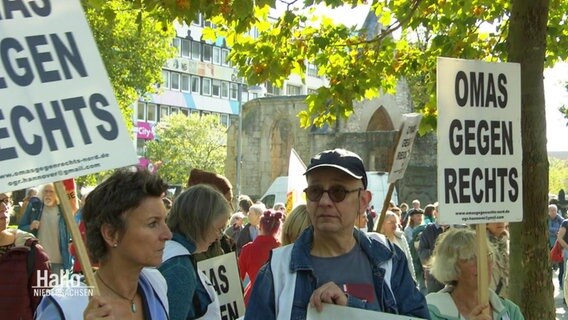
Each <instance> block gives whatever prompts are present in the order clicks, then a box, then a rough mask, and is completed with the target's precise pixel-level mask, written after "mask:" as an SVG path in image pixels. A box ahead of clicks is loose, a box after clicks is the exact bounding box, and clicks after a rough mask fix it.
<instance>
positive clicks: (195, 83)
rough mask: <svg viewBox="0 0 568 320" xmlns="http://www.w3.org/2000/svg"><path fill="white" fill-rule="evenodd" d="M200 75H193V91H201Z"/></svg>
mask: <svg viewBox="0 0 568 320" xmlns="http://www.w3.org/2000/svg"><path fill="white" fill-rule="evenodd" d="M199 80H200V79H199V77H196V76H191V92H192V93H199V92H201V90H199V82H200V81H199Z"/></svg>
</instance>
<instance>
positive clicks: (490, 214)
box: [456, 209, 510, 223]
mask: <svg viewBox="0 0 568 320" xmlns="http://www.w3.org/2000/svg"><path fill="white" fill-rule="evenodd" d="M508 213H510V211H509V210H507V209H505V210H490V211H463V212H456V215H457V216H466V217H462V218H461V219H462V221H478V222H480V223H483V222H484V221H490V220H501V219H504V218H505V215H506V214H508Z"/></svg>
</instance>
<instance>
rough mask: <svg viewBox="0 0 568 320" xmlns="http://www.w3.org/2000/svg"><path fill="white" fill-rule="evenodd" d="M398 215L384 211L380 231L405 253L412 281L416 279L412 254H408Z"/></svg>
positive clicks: (408, 248) (406, 242)
mask: <svg viewBox="0 0 568 320" xmlns="http://www.w3.org/2000/svg"><path fill="white" fill-rule="evenodd" d="M398 219H399V218H398V215H397V214H395V213H394V212H392V211H390V210H389V211H387V212H386V213H385V221H384V222H383V225H382V227H381V233H382V234H384V235H385V236H386V237H387V239H389V240H390V242H392V243H394V244H396V245H397V246H398V247H399V248H400V249H401V250H402V252H404V254H405V255H406V260H408V269H409V270H410V274H411V275H412V278H413V279H414V281H416V273H415V272H414V265H413V264H412V255H411V254H410V247H409V246H408V241H406V237H405V236H404V233H403V232H402V231H400V229H399V228H398V224H399V222H398V221H399V220H398Z"/></svg>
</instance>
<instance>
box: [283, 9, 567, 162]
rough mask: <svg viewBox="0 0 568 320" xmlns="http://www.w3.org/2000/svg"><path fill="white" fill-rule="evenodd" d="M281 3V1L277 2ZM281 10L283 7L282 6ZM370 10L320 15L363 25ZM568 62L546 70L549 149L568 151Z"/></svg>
mask: <svg viewBox="0 0 568 320" xmlns="http://www.w3.org/2000/svg"><path fill="white" fill-rule="evenodd" d="M277 3H279V2H277ZM281 10H283V8H282V7H281ZM368 11H369V6H358V7H356V8H354V9H352V8H350V7H348V6H344V7H341V8H340V9H335V10H332V9H329V8H325V7H323V6H320V7H319V8H318V9H317V14H318V15H328V16H330V17H333V19H334V20H335V21H337V22H340V23H343V24H345V25H349V26H351V25H357V26H361V25H362V24H363V22H364V21H365V17H366V16H367V13H368ZM566 84H568V63H557V64H556V65H555V66H554V68H551V69H547V70H545V72H544V94H545V104H546V137H547V140H548V143H547V149H548V151H568V126H566V124H567V123H568V119H565V118H564V116H563V115H562V114H561V113H560V112H559V111H558V109H559V108H560V107H561V106H562V105H563V104H566V105H567V107H568V90H566V88H565V85H566Z"/></svg>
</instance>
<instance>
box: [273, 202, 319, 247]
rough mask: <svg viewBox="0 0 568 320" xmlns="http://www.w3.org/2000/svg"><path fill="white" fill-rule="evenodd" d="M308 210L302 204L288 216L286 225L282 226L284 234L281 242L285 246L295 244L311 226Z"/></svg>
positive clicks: (281, 236)
mask: <svg viewBox="0 0 568 320" xmlns="http://www.w3.org/2000/svg"><path fill="white" fill-rule="evenodd" d="M311 224H312V223H311V221H310V217H309V215H308V209H307V207H306V205H305V204H301V205H299V206H297V207H296V208H294V210H292V212H290V214H289V215H288V218H287V219H286V221H284V224H282V233H281V235H280V238H281V239H282V240H281V241H280V242H281V243H282V245H283V246H285V245H288V244H291V243H294V242H295V241H296V239H298V237H299V236H300V234H301V233H302V232H303V231H304V230H306V228H307V227H309V226H310V225H311Z"/></svg>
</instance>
